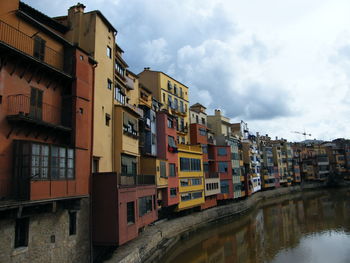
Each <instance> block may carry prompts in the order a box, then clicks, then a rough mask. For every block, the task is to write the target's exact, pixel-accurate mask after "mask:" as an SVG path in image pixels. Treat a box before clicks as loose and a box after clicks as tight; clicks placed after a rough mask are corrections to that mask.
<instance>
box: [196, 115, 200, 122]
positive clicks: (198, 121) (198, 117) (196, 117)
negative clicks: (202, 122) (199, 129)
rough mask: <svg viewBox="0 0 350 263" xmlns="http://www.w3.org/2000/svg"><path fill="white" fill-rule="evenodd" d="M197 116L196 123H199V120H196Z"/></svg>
mask: <svg viewBox="0 0 350 263" xmlns="http://www.w3.org/2000/svg"><path fill="white" fill-rule="evenodd" d="M198 118H199V117H198V115H196V123H199V120H198Z"/></svg>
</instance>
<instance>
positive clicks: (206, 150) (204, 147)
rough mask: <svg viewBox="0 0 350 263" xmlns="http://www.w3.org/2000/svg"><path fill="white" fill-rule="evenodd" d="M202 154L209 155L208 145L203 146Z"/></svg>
mask: <svg viewBox="0 0 350 263" xmlns="http://www.w3.org/2000/svg"><path fill="white" fill-rule="evenodd" d="M202 152H203V153H208V145H206V144H202Z"/></svg>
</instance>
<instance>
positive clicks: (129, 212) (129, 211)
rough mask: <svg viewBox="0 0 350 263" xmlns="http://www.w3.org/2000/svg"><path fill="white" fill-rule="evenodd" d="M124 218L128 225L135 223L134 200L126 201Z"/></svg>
mask: <svg viewBox="0 0 350 263" xmlns="http://www.w3.org/2000/svg"><path fill="white" fill-rule="evenodd" d="M126 220H127V222H128V225H129V224H134V223H135V202H128V203H126Z"/></svg>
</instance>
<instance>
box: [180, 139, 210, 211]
mask: <svg viewBox="0 0 350 263" xmlns="http://www.w3.org/2000/svg"><path fill="white" fill-rule="evenodd" d="M178 150H179V152H178V158H179V164H180V158H194V159H200V160H201V171H199V172H196V171H189V172H188V171H181V169H180V168H179V172H178V174H179V194H180V200H179V204H178V210H183V209H187V208H191V207H195V206H199V205H201V204H203V203H204V202H205V193H204V186H205V182H204V173H203V153H202V148H201V147H200V146H197V145H181V144H179V145H178ZM179 167H180V165H179ZM183 178H186V179H192V178H201V184H200V185H195V186H192V185H191V184H190V185H189V186H186V187H182V186H181V183H180V181H181V179H183ZM200 191H201V192H202V198H197V199H192V200H188V201H181V194H184V193H189V192H200Z"/></svg>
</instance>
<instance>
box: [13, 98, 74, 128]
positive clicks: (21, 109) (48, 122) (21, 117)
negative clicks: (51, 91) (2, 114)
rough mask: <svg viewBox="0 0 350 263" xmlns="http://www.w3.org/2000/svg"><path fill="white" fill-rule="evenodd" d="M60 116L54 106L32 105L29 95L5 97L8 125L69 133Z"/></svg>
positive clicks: (58, 110)
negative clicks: (20, 124)
mask: <svg viewBox="0 0 350 263" xmlns="http://www.w3.org/2000/svg"><path fill="white" fill-rule="evenodd" d="M61 116H62V112H61V109H60V108H58V107H56V106H53V105H50V104H47V103H43V102H41V103H37V104H36V105H32V104H31V100H30V96H29V95H25V94H16V95H9V96H8V97H7V120H8V121H9V122H10V123H22V124H29V125H35V126H39V127H43V128H54V129H58V130H61V131H70V130H71V129H70V128H69V127H68V126H69V125H68V124H66V125H63V123H62V119H61ZM67 117H68V116H67ZM68 119H69V117H68ZM68 119H67V121H66V122H68Z"/></svg>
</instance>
